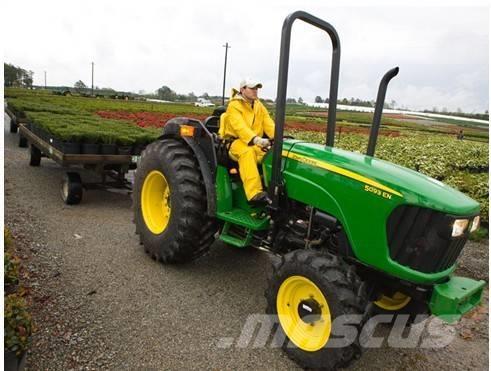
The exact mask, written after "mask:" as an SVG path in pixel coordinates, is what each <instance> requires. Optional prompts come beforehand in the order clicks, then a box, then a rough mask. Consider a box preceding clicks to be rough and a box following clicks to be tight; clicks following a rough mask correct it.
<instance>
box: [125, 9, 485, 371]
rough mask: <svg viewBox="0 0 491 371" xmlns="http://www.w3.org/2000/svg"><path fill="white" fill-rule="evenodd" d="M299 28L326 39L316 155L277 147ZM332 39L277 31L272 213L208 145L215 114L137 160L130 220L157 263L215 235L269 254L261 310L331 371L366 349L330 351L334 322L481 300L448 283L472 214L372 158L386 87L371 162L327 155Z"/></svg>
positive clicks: (459, 283)
mask: <svg viewBox="0 0 491 371" xmlns="http://www.w3.org/2000/svg"><path fill="white" fill-rule="evenodd" d="M297 19H300V20H302V21H305V22H307V23H309V24H311V25H313V26H315V27H317V28H320V29H322V30H323V31H325V32H327V34H328V35H329V37H330V39H331V42H332V50H333V51H332V61H331V83H330V91H329V109H328V119H327V135H326V143H325V145H319V144H313V143H308V142H305V141H300V140H295V139H293V138H291V137H284V133H283V129H284V122H285V102H286V88H287V78H288V62H289V49H290V35H291V29H292V24H293V23H294V21H295V20H297ZM339 61H340V41H339V37H338V34H337V32H336V30H335V29H334V28H333V26H331V25H330V24H329V23H327V22H325V21H323V20H321V19H319V18H316V17H314V16H312V15H310V14H308V13H305V12H302V11H298V12H295V13H292V14H290V15H289V16H288V17H287V18H286V19H285V21H284V24H283V29H282V38H281V50H280V61H279V63H280V66H279V79H278V91H277V100H276V101H277V104H276V112H275V135H274V144H273V146H272V149H270V150H269V151H268V153H267V154H266V156H265V157H264V161H263V163H262V164H261V165H260V171H261V172H262V177H263V181H264V184H265V186H266V187H267V190H268V193H269V197H270V199H271V200H272V203H271V204H268V205H267V206H265V207H260V208H258V207H252V206H251V205H249V203H248V202H247V200H246V197H245V194H244V190H243V186H242V183H241V180H240V177H239V174H238V170H237V168H238V165H237V163H235V162H233V161H232V160H230V158H229V156H228V148H229V145H230V142H229V141H227V140H226V139H224V138H220V137H218V136H217V132H218V126H219V122H220V119H219V117H220V114H221V113H223V109H222V110H220V109H218V110H216V111H215V112H214V115H213V116H211V117H208V118H207V119H206V120H204V122H201V121H198V120H194V119H191V118H185V117H180V118H174V119H171V120H169V121H168V122H167V123H166V125H165V127H164V129H163V133H162V136H161V137H160V138H159V140H157V141H155V142H154V143H152V144H150V145H149V146H148V147H147V148H146V150H145V151H144V152H143V153H142V156H141V159H140V161H139V163H138V168H137V172H136V177H135V184H134V220H135V224H136V232H137V233H138V234H139V236H140V240H141V243H142V244H143V247H144V249H145V251H146V252H147V253H148V254H149V255H150V256H151V257H153V258H154V259H156V260H159V261H162V262H163V263H184V262H189V261H191V260H193V259H196V258H198V257H200V256H202V255H203V254H205V253H206V252H207V251H208V249H209V247H210V245H211V244H212V243H213V242H214V241H215V240H216V239H219V240H221V241H223V242H225V243H227V244H229V245H231V246H235V247H236V248H246V247H254V248H259V249H261V250H265V251H267V252H269V253H270V254H271V256H272V257H274V258H273V259H272V260H273V269H272V275H271V278H270V280H269V282H268V286H267V289H266V299H267V312H268V313H270V314H272V315H273V316H274V318H276V319H277V320H278V323H279V330H280V331H282V334H283V335H284V336H285V338H286V341H285V342H284V346H283V348H284V350H285V351H286V353H287V354H288V355H289V356H290V357H291V358H293V359H294V360H295V361H296V362H298V363H299V364H300V365H301V366H304V367H313V368H316V367H322V368H327V369H334V368H338V367H342V366H346V365H348V364H349V363H350V362H351V361H352V360H354V359H356V358H358V356H359V355H360V351H361V348H362V346H361V344H360V341H359V339H358V338H357V339H355V341H352V342H350V343H348V344H346V346H344V347H333V346H331V344H332V340H333V339H334V338H335V337H337V336H339V331H338V332H337V333H336V331H334V327H333V326H334V321H335V319H336V318H338V317H339V316H341V315H346V314H353V315H355V316H358V317H359V318H361V321H360V323H359V326H360V328H361V326H362V325H363V323H364V321H366V320H367V319H368V318H370V317H371V316H373V315H374V314H378V313H391V314H407V315H408V317H409V322H416V321H418V320H420V319H421V318H424V315H425V314H426V315H436V316H441V317H442V318H444V319H445V320H447V321H455V320H458V319H459V318H460V317H461V316H462V315H463V314H464V313H466V312H468V311H469V310H471V309H472V308H474V307H476V306H477V305H478V304H479V303H480V301H481V294H482V290H483V287H484V282H483V281H479V282H477V281H473V280H471V279H468V278H464V277H457V276H454V275H453V274H452V272H453V271H454V269H455V266H456V261H457V258H458V257H459V255H460V253H461V251H462V249H463V247H464V245H465V243H466V241H467V239H468V237H469V234H470V233H471V232H472V231H474V230H476V229H477V228H478V225H479V204H478V203H477V202H476V201H474V200H472V199H470V198H469V197H467V196H465V195H464V194H462V193H460V192H458V191H457V190H455V189H453V188H450V187H449V186H447V185H445V184H443V183H441V182H439V181H437V180H435V179H432V178H430V177H427V176H425V175H423V174H420V173H418V172H416V171H413V170H410V169H407V168H404V167H401V166H398V165H395V164H392V163H390V162H387V161H382V160H380V159H377V158H375V157H374V153H375V145H376V140H377V135H378V129H379V125H380V119H381V115H382V108H383V103H384V99H385V92H386V89H387V85H388V83H389V81H390V79H392V78H393V77H394V76H395V75H397V73H398V68H394V69H392V70H390V71H389V72H387V73H386V74H385V75H384V77H383V78H382V80H381V83H380V87H379V91H378V97H377V102H376V108H375V113H374V119H373V123H372V127H371V132H370V137H369V143H368V149H367V153H366V155H363V154H359V153H354V152H348V151H344V150H341V149H338V148H335V147H334V134H335V125H336V101H337V92H338V80H339Z"/></svg>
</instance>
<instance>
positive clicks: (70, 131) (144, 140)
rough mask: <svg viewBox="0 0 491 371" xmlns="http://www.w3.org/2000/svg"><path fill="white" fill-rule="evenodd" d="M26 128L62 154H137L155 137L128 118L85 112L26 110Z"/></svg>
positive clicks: (154, 132) (155, 131) (154, 134)
mask: <svg viewBox="0 0 491 371" xmlns="http://www.w3.org/2000/svg"><path fill="white" fill-rule="evenodd" d="M26 116H27V118H28V122H29V123H30V129H31V131H33V133H34V134H36V135H37V136H39V137H40V138H41V139H43V140H45V141H46V142H48V143H50V144H51V145H53V146H54V147H55V148H57V149H59V150H60V151H62V152H63V153H66V154H79V153H82V154H105V155H114V154H124V155H130V154H131V155H139V154H140V153H141V151H142V150H143V148H145V146H146V145H147V144H148V143H151V142H152V141H154V140H155V139H156V138H157V137H158V131H157V130H154V131H152V130H142V129H141V128H139V127H136V126H134V125H132V124H130V123H128V122H121V121H116V120H107V119H102V118H99V117H96V116H88V115H63V114H54V113H50V112H30V111H27V112H26Z"/></svg>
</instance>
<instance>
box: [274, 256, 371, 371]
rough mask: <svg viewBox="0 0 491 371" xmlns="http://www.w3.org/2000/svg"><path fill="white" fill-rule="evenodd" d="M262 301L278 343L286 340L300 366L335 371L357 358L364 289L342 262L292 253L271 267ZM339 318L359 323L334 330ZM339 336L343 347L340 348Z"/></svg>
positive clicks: (365, 302) (337, 259)
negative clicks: (278, 336) (276, 329)
mask: <svg viewBox="0 0 491 371" xmlns="http://www.w3.org/2000/svg"><path fill="white" fill-rule="evenodd" d="M265 296H266V299H267V302H268V307H267V312H268V313H269V314H273V315H274V316H275V320H276V321H277V322H279V331H280V333H281V335H283V336H282V337H281V338H283V337H284V338H285V339H286V341H285V342H283V344H282V347H283V350H284V351H285V352H286V354H287V355H288V356H289V357H290V358H291V359H293V360H294V361H296V362H297V363H298V364H299V365H300V366H301V367H304V368H309V369H310V368H313V369H317V368H321V369H329V370H331V369H333V370H334V369H337V368H339V367H346V366H347V365H348V364H350V363H351V362H352V361H353V360H355V359H357V358H358V357H359V356H360V355H361V351H362V347H361V346H360V343H359V335H360V329H361V327H362V325H363V324H364V318H365V316H364V313H365V308H366V306H367V296H366V293H365V285H363V284H362V282H361V281H360V279H359V278H358V276H357V274H356V272H355V271H354V269H353V267H351V266H349V265H348V264H346V263H345V262H343V261H342V260H341V259H339V258H337V257H336V256H334V255H331V254H329V253H325V252H320V251H313V250H296V251H293V252H290V253H288V254H286V255H284V256H283V257H282V258H281V261H278V262H277V263H276V264H273V274H272V278H271V279H270V281H269V284H268V288H267V290H266V294H265ZM343 315H348V317H350V318H351V319H350V318H348V317H345V318H346V319H347V320H348V321H350V320H351V321H353V318H357V319H358V320H359V323H353V322H350V326H339V327H338V328H335V327H334V326H333V325H334V321H335V320H336V319H337V318H338V317H339V316H343ZM351 315H353V316H351ZM342 321H343V318H341V322H342ZM353 327H356V328H357V329H356V331H355V332H353V330H354V329H353ZM343 331H346V332H347V333H346V334H343ZM344 335H345V336H344ZM340 336H344V339H345V340H346V342H345V343H343V344H340V343H339V337H340ZM343 341H344V340H343ZM336 343H337V344H336Z"/></svg>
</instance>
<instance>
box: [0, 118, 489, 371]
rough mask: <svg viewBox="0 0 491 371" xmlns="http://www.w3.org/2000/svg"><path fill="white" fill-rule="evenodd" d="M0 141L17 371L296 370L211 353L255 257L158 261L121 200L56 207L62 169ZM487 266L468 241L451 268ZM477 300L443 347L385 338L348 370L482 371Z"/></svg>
mask: <svg viewBox="0 0 491 371" xmlns="http://www.w3.org/2000/svg"><path fill="white" fill-rule="evenodd" d="M4 135H5V152H4V153H5V223H6V225H7V226H9V227H10V228H11V230H12V232H13V235H14V237H15V238H16V241H17V246H18V250H19V252H20V254H21V256H22V257H23V259H24V263H23V264H24V266H25V271H26V272H25V274H26V280H25V283H26V285H27V286H28V287H29V290H30V298H31V300H32V310H33V317H34V320H35V323H36V326H37V332H36V333H35V335H34V336H33V344H32V347H31V349H30V351H29V354H28V369H36V370H37V369H43V370H44V369H46V370H47V369H53V370H70V369H77V370H79V369H84V370H85V369H118V370H119V369H127V370H135V369H149V370H150V369H155V370H158V369H167V370H171V369H172V370H177V369H179V370H188V369H194V368H200V369H211V370H217V369H234V370H238V369H268V370H269V369H275V370H284V369H289V370H290V369H292V370H293V369H298V367H297V366H296V365H295V364H294V363H293V362H292V361H290V360H289V359H288V358H287V357H286V356H285V355H284V354H283V352H282V351H281V350H279V349H272V348H271V347H269V346H266V347H262V348H254V347H253V346H252V345H250V346H248V347H246V348H238V347H235V346H232V347H221V346H219V344H223V341H224V338H233V339H238V337H239V335H240V333H241V329H242V327H243V326H244V324H245V322H246V319H247V318H248V316H249V315H251V314H262V313H264V308H265V306H266V302H265V299H264V297H263V292H264V289H265V285H266V277H267V274H268V273H269V270H270V263H269V258H268V256H267V255H266V254H264V253H262V252H259V251H256V250H243V251H241V250H237V249H234V248H232V247H227V246H225V245H223V244H221V243H215V244H214V246H213V247H212V250H211V252H210V254H209V255H207V256H205V257H203V258H202V259H199V260H198V261H196V262H194V263H192V264H188V265H183V266H163V265H161V264H158V263H156V262H155V261H153V260H152V259H150V258H149V257H148V256H146V255H145V253H144V252H143V249H142V248H141V246H139V244H138V240H137V237H136V235H135V234H134V227H133V225H132V222H131V220H132V211H131V200H130V197H129V196H128V195H127V194H124V193H114V192H108V191H89V192H86V193H84V198H83V201H82V203H81V204H80V205H78V206H66V205H65V204H64V203H63V202H62V200H61V198H60V196H59V183H60V179H61V176H62V174H63V169H62V168H61V167H59V166H58V165H57V164H55V163H54V162H52V161H51V160H47V159H43V160H42V162H41V167H39V168H35V167H29V165H28V150H26V149H22V148H18V147H17V141H18V135H13V134H10V133H8V117H7V116H6V115H5V129H4ZM81 174H82V178H83V179H84V180H87V179H89V177H90V174H87V173H85V172H84V171H83V170H81ZM487 264H488V244H487V243H486V244H477V243H469V245H468V246H467V247H466V253H465V254H464V255H463V262H462V264H461V266H460V268H459V270H460V271H461V272H460V273H462V274H465V275H470V276H473V277H477V278H482V279H485V280H486V281H487V280H488V265H487ZM487 301H488V300H487V290H486V297H485V304H483V305H482V306H481V307H480V308H479V309H478V310H476V311H474V312H473V313H470V314H469V315H467V316H466V318H464V319H463V320H462V321H461V322H460V323H459V324H457V325H453V326H443V325H441V326H440V327H439V329H440V330H439V331H443V332H440V333H444V332H445V331H447V332H448V330H449V329H450V330H453V331H454V332H455V334H456V336H455V337H454V339H453V341H452V342H451V343H450V344H449V345H447V346H446V347H444V348H441V349H421V348H416V349H406V348H393V347H392V348H391V347H389V346H388V345H387V339H386V340H385V341H384V346H383V347H382V348H380V349H371V350H368V351H367V352H366V353H365V354H364V355H363V357H362V359H361V360H360V361H359V362H357V363H355V364H354V365H353V366H352V367H351V369H353V370H361V369H364V370H366V369H373V370H396V369H397V370H399V369H400V370H402V369H409V368H411V369H414V370H427V369H431V368H433V369H469V370H470V369H476V370H477V369H479V370H482V369H487V367H488V304H487ZM381 334H382V335H383V336H385V337H387V335H388V333H387V332H386V331H385V330H384V329H382V330H381ZM433 335H434V333H433ZM429 336H430V335H429V333H428V331H427V330H425V332H424V335H423V340H424V339H426V338H428V337H429ZM225 340H226V339H225ZM234 344H236V343H234Z"/></svg>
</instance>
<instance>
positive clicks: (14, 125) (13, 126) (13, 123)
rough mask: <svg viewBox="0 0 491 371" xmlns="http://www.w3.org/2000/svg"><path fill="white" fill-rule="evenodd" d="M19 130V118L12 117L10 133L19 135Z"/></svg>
mask: <svg viewBox="0 0 491 371" xmlns="http://www.w3.org/2000/svg"><path fill="white" fill-rule="evenodd" d="M18 128H19V125H17V118H16V117H15V116H14V117H11V118H10V132H11V133H17V129H18Z"/></svg>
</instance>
